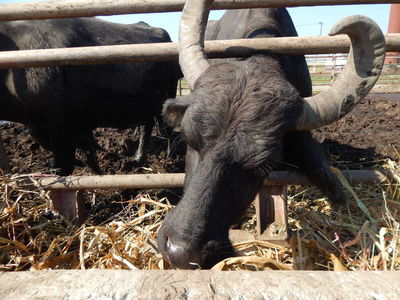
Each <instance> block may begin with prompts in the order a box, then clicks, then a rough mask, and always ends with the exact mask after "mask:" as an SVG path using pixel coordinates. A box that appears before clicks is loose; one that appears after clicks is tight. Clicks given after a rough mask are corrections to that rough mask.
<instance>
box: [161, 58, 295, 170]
mask: <svg viewBox="0 0 400 300" xmlns="http://www.w3.org/2000/svg"><path fill="white" fill-rule="evenodd" d="M179 102H180V103H179ZM301 109H302V100H301V97H300V96H299V94H298V92H297V90H296V89H295V88H294V87H293V86H292V85H291V84H290V83H289V82H288V81H287V80H286V79H285V75H284V73H283V72H282V70H281V68H280V66H279V63H278V62H277V61H276V60H273V59H270V58H268V57H264V56H256V57H252V58H250V59H248V60H245V61H236V62H228V63H222V64H219V65H212V66H211V67H209V69H208V70H207V72H205V74H203V76H201V77H200V78H199V80H198V81H197V82H196V85H195V89H194V92H193V93H192V94H191V95H189V96H187V97H186V98H184V99H178V100H176V101H174V100H169V101H168V102H167V103H166V104H165V106H164V116H165V117H166V121H167V122H168V123H169V124H171V125H174V126H176V125H179V124H180V125H181V127H182V132H183V134H184V136H185V139H186V141H187V143H188V145H189V146H191V147H192V148H194V149H196V150H197V151H198V152H199V153H200V155H201V154H202V151H213V153H214V155H216V156H219V157H221V158H222V159H223V160H224V161H226V162H228V161H230V162H231V163H235V164H238V165H239V167H241V168H242V169H244V170H249V169H258V168H260V167H263V164H264V162H266V160H268V162H269V163H273V162H274V160H279V159H280V157H279V156H277V155H279V154H280V152H281V151H280V150H281V147H282V140H283V136H284V134H285V133H286V132H287V131H288V130H290V129H291V128H292V127H293V126H294V124H295V123H296V121H297V119H298V117H299V115H300V113H301ZM183 113H185V114H184V116H183ZM271 156H272V157H271Z"/></svg>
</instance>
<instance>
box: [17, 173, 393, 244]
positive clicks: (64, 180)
mask: <svg viewBox="0 0 400 300" xmlns="http://www.w3.org/2000/svg"><path fill="white" fill-rule="evenodd" d="M341 173H342V175H343V176H344V177H345V178H346V179H347V181H348V182H349V183H350V184H360V183H364V184H376V183H384V182H388V180H387V177H386V176H385V175H384V174H382V173H381V172H380V171H376V170H353V171H346V170H344V171H341ZM184 181H185V174H184V173H175V174H135V175H104V176H68V177H62V176H48V175H36V176H30V177H22V178H21V179H20V180H19V181H18V184H19V186H21V188H23V189H36V188H37V187H38V184H39V185H40V186H41V187H43V188H44V189H46V190H50V191H51V199H52V202H53V207H54V209H55V210H57V211H59V212H60V213H61V214H62V215H63V216H65V217H67V218H68V219H69V220H71V221H72V222H74V223H76V224H82V223H83V222H84V220H85V208H84V207H85V206H84V199H83V192H84V191H85V190H91V189H126V188H142V189H151V188H175V187H183V186H184ZM307 184H310V181H309V180H308V178H307V177H306V176H304V175H300V174H299V173H297V172H294V171H275V172H273V173H272V174H271V175H270V176H269V177H268V178H266V179H265V181H264V186H263V188H262V189H261V190H260V192H259V194H258V196H257V197H256V199H255V201H256V213H257V219H258V220H259V222H258V223H257V232H258V238H259V239H262V240H268V241H272V242H275V243H277V244H281V245H287V244H286V243H287V240H288V238H289V232H288V230H287V228H288V224H287V205H286V186H287V185H307ZM272 223H274V226H268V225H270V224H272ZM278 227H279V228H280V229H279V230H276V229H277V228H278ZM271 228H272V229H271Z"/></svg>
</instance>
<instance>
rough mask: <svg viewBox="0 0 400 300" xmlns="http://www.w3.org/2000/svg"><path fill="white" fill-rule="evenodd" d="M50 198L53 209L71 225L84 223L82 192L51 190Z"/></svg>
mask: <svg viewBox="0 0 400 300" xmlns="http://www.w3.org/2000/svg"><path fill="white" fill-rule="evenodd" d="M50 198H51V200H52V202H53V208H54V209H55V210H56V211H58V212H59V213H60V214H61V215H62V216H64V217H66V218H67V219H68V220H70V221H71V222H72V223H73V224H76V225H78V226H79V225H81V224H83V222H84V221H85V206H84V200H83V191H82V190H79V191H77V190H52V191H51V192H50Z"/></svg>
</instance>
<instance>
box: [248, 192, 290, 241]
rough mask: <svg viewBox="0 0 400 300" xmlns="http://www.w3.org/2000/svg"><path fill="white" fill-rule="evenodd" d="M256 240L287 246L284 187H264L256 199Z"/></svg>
mask: <svg viewBox="0 0 400 300" xmlns="http://www.w3.org/2000/svg"><path fill="white" fill-rule="evenodd" d="M255 202H256V214H257V234H258V239H260V240H263V241H269V242H273V243H275V244H279V245H282V246H288V240H289V232H288V217H287V193H286V186H284V185H272V186H264V187H262V188H261V190H260V191H259V193H258V195H257V197H256V200H255Z"/></svg>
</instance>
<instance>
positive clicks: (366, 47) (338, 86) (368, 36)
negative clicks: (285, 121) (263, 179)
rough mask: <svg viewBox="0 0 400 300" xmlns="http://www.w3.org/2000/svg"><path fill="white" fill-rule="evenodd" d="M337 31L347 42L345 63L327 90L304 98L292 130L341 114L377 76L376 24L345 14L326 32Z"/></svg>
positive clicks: (381, 50) (381, 56)
mask: <svg viewBox="0 0 400 300" xmlns="http://www.w3.org/2000/svg"><path fill="white" fill-rule="evenodd" d="M341 33H346V34H347V35H348V36H349V37H350V42H351V45H350V52H349V57H348V59H347V62H346V66H345V68H344V69H343V71H342V72H341V74H340V76H339V78H338V79H337V80H336V82H335V83H334V84H333V85H332V87H331V88H329V90H327V91H325V92H322V93H321V94H318V95H316V96H312V97H307V98H304V106H303V115H302V116H301V117H300V119H299V121H298V123H297V125H296V127H295V130H310V129H315V128H318V127H321V126H324V125H327V124H330V123H333V122H335V121H337V120H339V119H340V118H342V117H344V116H345V115H346V114H347V113H349V112H350V111H351V110H352V109H353V108H354V106H356V105H357V104H358V103H359V102H360V101H361V100H362V99H363V98H364V97H365V96H366V95H367V94H368V92H369V91H370V90H371V89H372V87H373V86H374V84H375V82H376V81H377V80H378V78H379V75H380V73H381V70H382V67H383V64H384V60H385V51H386V49H385V48H386V43H385V37H384V35H383V33H382V31H381V30H380V28H379V26H378V25H377V24H376V23H375V22H374V21H373V20H371V19H369V18H367V17H365V16H358V15H355V16H349V17H346V18H344V19H342V20H341V21H339V22H338V23H337V24H336V25H335V26H334V27H333V28H332V29H331V32H330V33H329V35H337V34H341Z"/></svg>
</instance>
